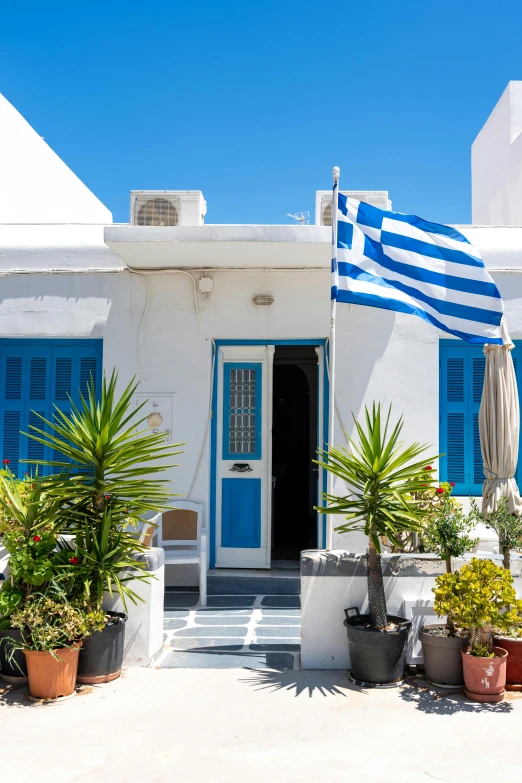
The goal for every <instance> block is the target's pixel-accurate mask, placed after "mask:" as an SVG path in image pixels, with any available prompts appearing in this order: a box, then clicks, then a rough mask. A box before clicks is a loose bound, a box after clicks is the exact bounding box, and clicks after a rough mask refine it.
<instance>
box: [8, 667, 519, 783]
mask: <svg viewBox="0 0 522 783" xmlns="http://www.w3.org/2000/svg"><path fill="white" fill-rule="evenodd" d="M412 683H413V684H410V685H408V686H406V687H404V688H402V689H394V690H381V691H363V690H360V689H359V688H356V687H355V686H352V685H350V684H349V682H348V679H347V676H346V674H345V673H344V672H311V671H284V672H279V671H267V670H265V671H249V670H245V669H242V670H239V669H229V670H216V669H131V670H128V671H126V672H125V674H124V677H122V678H121V679H120V680H117V681H115V682H114V683H110V684H108V685H104V686H97V687H92V688H91V687H89V688H86V689H85V690H84V691H83V692H81V693H79V694H78V695H76V696H75V697H74V698H72V699H70V700H69V701H65V702H63V703H61V704H56V705H47V706H45V705H41V704H33V703H31V702H30V701H28V699H27V697H26V691H25V689H19V690H15V691H13V690H10V689H9V688H7V689H4V690H3V691H2V689H1V688H0V771H1V777H2V780H6V781H10V780H15V781H17V783H26V781H27V782H28V783H29V781H33V780H38V783H56V781H58V780H59V781H60V782H61V783H70V782H71V781H81V782H82V783H134V782H136V783H138V781H139V783H143V781H147V783H163V781H177V780H183V781H184V782H185V783H199V781H208V782H209V783H236V781H237V782H238V783H239V782H241V783H244V781H248V782H249V783H267V781H270V782H271V783H303V781H307V782H308V781H310V783H314V782H315V781H322V782H323V781H328V783H331V782H332V781H334V782H336V781H342V783H352V781H353V783H356V782H357V781H364V783H399V782H400V783H423V782H424V781H426V783H428V781H430V780H441V781H451V782H452V783H453V782H454V783H486V781H488V782H489V781H495V783H503V782H504V781H506V783H507V781H509V782H510V783H512V781H515V780H518V779H519V776H520V774H521V773H522V756H521V753H520V746H519V742H518V740H517V737H519V736H520V733H521V731H522V700H519V699H518V698H517V696H518V694H517V695H511V696H510V697H509V700H508V701H506V702H504V703H501V704H498V705H480V704H475V703H472V702H466V701H465V700H464V698H463V697H462V696H458V695H455V694H448V695H440V693H441V692H439V693H438V694H437V693H435V692H434V691H432V690H429V689H427V688H426V687H425V684H424V683H423V681H421V680H419V681H415V680H413V681H412ZM419 685H420V686H423V687H418V686H419Z"/></svg>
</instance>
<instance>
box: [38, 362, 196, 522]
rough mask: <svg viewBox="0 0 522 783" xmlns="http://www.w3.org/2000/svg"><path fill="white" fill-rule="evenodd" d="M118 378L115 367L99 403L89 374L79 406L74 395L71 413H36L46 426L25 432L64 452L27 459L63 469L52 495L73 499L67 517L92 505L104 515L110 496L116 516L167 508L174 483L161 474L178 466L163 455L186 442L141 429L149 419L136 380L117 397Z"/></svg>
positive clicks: (86, 510) (69, 500) (90, 507)
mask: <svg viewBox="0 0 522 783" xmlns="http://www.w3.org/2000/svg"><path fill="white" fill-rule="evenodd" d="M117 380H118V374H117V373H116V372H115V371H113V373H112V375H111V377H110V379H109V381H107V379H106V378H105V377H104V379H103V385H102V393H101V398H100V400H99V402H98V401H97V400H96V392H95V388H94V382H93V380H92V378H91V380H90V381H89V384H88V395H87V399H85V398H84V397H83V395H82V394H81V393H80V407H79V408H78V407H77V406H76V405H75V404H74V403H73V402H72V400H71V413H70V415H68V414H66V413H64V412H63V411H61V410H60V409H59V408H55V412H54V418H53V421H48V420H47V419H45V418H44V417H43V416H40V415H39V414H37V415H38V417H39V418H40V419H41V421H42V424H43V425H44V426H45V428H46V429H40V428H39V427H34V426H31V428H30V429H31V430H32V432H31V433H24V434H26V435H27V436H28V437H29V438H31V439H32V440H35V441H37V442H38V443H41V444H42V445H44V446H47V447H48V448H50V449H51V450H52V451H54V452H58V453H59V454H61V455H62V458H61V459H54V460H28V462H29V463H33V464H37V465H42V466H50V467H53V468H59V469H60V473H59V475H58V476H57V478H56V483H55V485H54V489H53V495H54V496H55V497H60V498H61V499H62V500H64V501H67V502H68V503H70V504H71V505H70V506H69V508H68V514H69V516H70V515H73V516H76V517H77V516H78V514H80V515H81V516H83V515H84V514H85V513H86V512H88V511H89V510H92V511H93V512H94V513H95V514H97V515H102V514H103V510H104V508H105V507H106V505H107V504H108V503H109V501H111V508H112V512H113V516H115V512H120V513H127V514H128V513H130V509H131V510H132V514H131V515H132V516H133V517H140V516H142V515H143V514H145V513H146V512H148V511H158V512H159V511H163V510H164V509H165V508H166V507H168V503H169V500H170V498H171V497H172V493H171V492H170V491H169V489H168V487H169V485H170V483H171V482H170V481H169V480H168V479H161V478H158V477H157V474H158V473H162V472H164V471H165V470H167V469H169V468H171V467H174V466H173V465H168V464H165V462H164V460H165V459H169V458H170V457H172V456H174V455H176V454H179V453H180V452H179V450H177V449H178V448H179V446H180V445H182V444H173V445H172V446H170V445H168V444H166V443H165V435H164V434H163V433H159V434H154V433H151V432H149V431H146V430H142V431H137V430H138V428H139V427H140V425H142V424H143V422H144V421H145V419H146V417H142V418H140V416H139V412H140V410H141V409H142V408H143V405H145V403H142V404H141V405H138V406H136V407H134V406H133V397H134V394H135V392H136V389H137V387H138V383H137V382H135V381H131V383H129V385H128V386H127V388H126V389H125V391H124V392H123V394H122V395H121V397H120V398H119V399H116V384H117ZM64 475H65V476H66V477H67V480H66V481H65V480H64Z"/></svg>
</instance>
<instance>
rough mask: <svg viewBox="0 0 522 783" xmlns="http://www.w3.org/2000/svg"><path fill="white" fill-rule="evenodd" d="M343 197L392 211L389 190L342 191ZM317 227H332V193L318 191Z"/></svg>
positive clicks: (316, 195)
mask: <svg viewBox="0 0 522 783" xmlns="http://www.w3.org/2000/svg"><path fill="white" fill-rule="evenodd" d="M340 192H341V193H342V194H343V195H345V196H348V197H349V198H355V199H357V201H364V202H365V203H366V204H371V205H372V206H373V207H378V208H379V209H391V208H392V205H391V201H390V199H389V198H388V191H387V190H341V191H340ZM315 225H316V226H331V225H332V191H331V190H318V191H316V194H315Z"/></svg>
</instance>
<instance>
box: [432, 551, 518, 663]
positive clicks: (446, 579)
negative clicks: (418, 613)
mask: <svg viewBox="0 0 522 783" xmlns="http://www.w3.org/2000/svg"><path fill="white" fill-rule="evenodd" d="M433 592H434V593H435V604H434V608H435V612H436V614H437V615H438V616H439V617H442V616H443V615H447V616H448V617H449V616H451V618H452V620H453V622H454V623H455V625H456V626H458V628H460V629H466V630H467V631H468V632H469V637H470V644H471V650H470V651H471V653H472V654H473V655H477V656H480V657H484V655H488V656H489V655H490V653H491V648H492V629H493V628H495V629H508V628H510V627H512V626H517V625H520V614H521V612H522V601H519V600H517V596H516V591H515V588H514V586H513V578H512V576H511V573H510V572H509V571H507V570H506V569H505V568H502V567H501V566H497V565H496V564H495V563H493V561H491V560H487V559H480V558H477V557H474V558H473V559H472V560H471V561H470V562H469V563H467V564H466V565H464V566H462V568H460V569H459V570H458V571H456V572H455V573H453V574H448V573H447V574H441V575H440V576H438V577H437V579H436V580H435V587H434V588H433Z"/></svg>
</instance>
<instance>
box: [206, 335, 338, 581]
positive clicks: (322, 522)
mask: <svg viewBox="0 0 522 783" xmlns="http://www.w3.org/2000/svg"><path fill="white" fill-rule="evenodd" d="M224 345H237V346H242V345H245V346H247V345H274V346H276V345H313V346H314V347H322V348H323V355H324V359H325V360H324V361H323V368H322V375H323V377H322V381H323V394H322V400H321V394H319V395H318V406H319V410H318V417H317V422H318V440H319V435H320V434H321V431H322V440H323V448H325V447H326V445H327V443H328V405H329V399H330V382H329V378H328V363H327V361H326V356H327V354H328V340H327V339H326V338H318V339H315V340H314V339H310V340H213V341H212V354H211V357H210V361H211V372H212V373H213V378H212V418H211V427H210V503H209V538H210V547H209V549H210V568H215V565H216V481H217V454H218V448H219V444H218V442H217V424H218V409H217V400H218V382H219V372H218V362H219V350H220V348H221V346H224ZM320 389H321V385H319V390H320ZM269 393H271V390H270V391H269ZM321 407H322V410H321ZM321 425H322V426H321ZM270 442H271V440H270ZM321 474H322V475H321ZM326 482H327V476H326V471H325V470H323V469H320V475H319V488H320V490H321V492H326ZM317 531H318V541H317V548H318V549H324V546H325V541H326V515H325V514H318V515H317Z"/></svg>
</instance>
